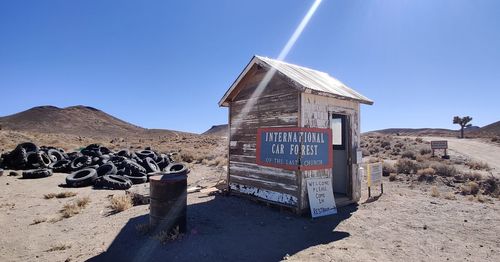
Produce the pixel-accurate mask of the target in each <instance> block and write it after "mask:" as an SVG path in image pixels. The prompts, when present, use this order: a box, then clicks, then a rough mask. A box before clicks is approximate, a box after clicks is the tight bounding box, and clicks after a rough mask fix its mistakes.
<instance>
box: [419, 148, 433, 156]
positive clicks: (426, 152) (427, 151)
mask: <svg viewBox="0 0 500 262" xmlns="http://www.w3.org/2000/svg"><path fill="white" fill-rule="evenodd" d="M419 153H420V155H422V156H423V155H427V154H430V153H432V150H430V149H429V148H421V149H420V150H419Z"/></svg>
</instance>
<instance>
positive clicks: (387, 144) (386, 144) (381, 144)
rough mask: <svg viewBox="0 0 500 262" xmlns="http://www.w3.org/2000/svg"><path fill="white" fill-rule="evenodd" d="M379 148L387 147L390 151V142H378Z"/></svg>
mask: <svg viewBox="0 0 500 262" xmlns="http://www.w3.org/2000/svg"><path fill="white" fill-rule="evenodd" d="M380 147H383V148H386V147H389V149H390V148H391V142H389V141H382V142H380Z"/></svg>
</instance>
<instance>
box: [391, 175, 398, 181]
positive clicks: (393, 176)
mask: <svg viewBox="0 0 500 262" xmlns="http://www.w3.org/2000/svg"><path fill="white" fill-rule="evenodd" d="M396 179H397V174H396V173H391V174H390V175H389V181H396Z"/></svg>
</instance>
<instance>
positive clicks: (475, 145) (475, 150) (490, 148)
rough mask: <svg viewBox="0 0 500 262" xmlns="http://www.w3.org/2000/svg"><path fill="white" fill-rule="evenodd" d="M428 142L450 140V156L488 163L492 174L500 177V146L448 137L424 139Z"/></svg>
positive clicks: (476, 140)
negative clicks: (456, 155)
mask: <svg viewBox="0 0 500 262" xmlns="http://www.w3.org/2000/svg"><path fill="white" fill-rule="evenodd" d="M423 139H424V140H426V141H432V140H448V147H449V150H450V151H451V152H450V154H453V153H456V154H460V155H463V156H465V157H467V158H470V159H473V160H476V161H482V162H486V163H488V165H489V166H490V167H491V168H492V170H491V172H492V173H493V174H494V175H495V176H497V177H500V146H497V145H493V144H489V143H486V142H484V141H481V140H479V139H458V138H451V137H447V138H445V139H443V138H442V137H424V138H423Z"/></svg>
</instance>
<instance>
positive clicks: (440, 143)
mask: <svg viewBox="0 0 500 262" xmlns="http://www.w3.org/2000/svg"><path fill="white" fill-rule="evenodd" d="M431 149H448V140H437V141H431Z"/></svg>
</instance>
